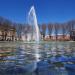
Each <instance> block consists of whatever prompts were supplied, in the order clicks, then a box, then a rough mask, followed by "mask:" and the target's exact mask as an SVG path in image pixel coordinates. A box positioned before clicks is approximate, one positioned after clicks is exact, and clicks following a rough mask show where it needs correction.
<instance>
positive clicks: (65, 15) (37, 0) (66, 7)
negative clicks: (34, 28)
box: [0, 0, 75, 24]
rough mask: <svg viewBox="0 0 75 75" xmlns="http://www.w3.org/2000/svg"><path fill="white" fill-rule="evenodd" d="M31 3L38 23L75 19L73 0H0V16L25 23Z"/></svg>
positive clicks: (74, 2) (74, 3) (74, 1)
mask: <svg viewBox="0 0 75 75" xmlns="http://www.w3.org/2000/svg"><path fill="white" fill-rule="evenodd" d="M33 5H34V7H35V11H36V15H37V20H38V23H39V24H40V23H49V22H52V23H55V22H59V23H63V22H67V21H69V20H72V19H75V0H0V16H2V17H4V18H6V19H9V20H11V21H12V22H17V23H26V22H27V20H26V18H27V15H28V12H29V10H30V8H31V6H33Z"/></svg>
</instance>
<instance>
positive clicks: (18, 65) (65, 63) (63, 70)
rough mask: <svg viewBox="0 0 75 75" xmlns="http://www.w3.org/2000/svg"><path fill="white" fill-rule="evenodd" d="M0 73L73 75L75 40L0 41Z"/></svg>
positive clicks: (11, 74) (4, 74) (9, 74)
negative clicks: (37, 42) (38, 41)
mask: <svg viewBox="0 0 75 75" xmlns="http://www.w3.org/2000/svg"><path fill="white" fill-rule="evenodd" d="M0 75H75V42H41V43H39V44H36V43H23V42H0Z"/></svg>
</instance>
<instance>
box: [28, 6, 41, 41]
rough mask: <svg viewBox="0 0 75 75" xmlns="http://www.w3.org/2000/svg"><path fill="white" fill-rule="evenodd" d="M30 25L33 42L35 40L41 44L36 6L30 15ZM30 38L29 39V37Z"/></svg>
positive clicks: (32, 8)
mask: <svg viewBox="0 0 75 75" xmlns="http://www.w3.org/2000/svg"><path fill="white" fill-rule="evenodd" d="M28 24H29V25H30V26H31V31H30V33H31V39H30V40H31V41H32V40H34V41H35V42H39V40H40V31H39V27H38V23H37V17H36V13H35V9H34V6H32V7H31V9H30V11H29V13H28ZM27 38H29V37H27Z"/></svg>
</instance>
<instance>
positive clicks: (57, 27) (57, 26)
mask: <svg viewBox="0 0 75 75" xmlns="http://www.w3.org/2000/svg"><path fill="white" fill-rule="evenodd" d="M54 29H55V36H56V40H57V39H58V31H59V24H58V23H55V25H54Z"/></svg>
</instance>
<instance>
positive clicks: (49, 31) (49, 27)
mask: <svg viewBox="0 0 75 75" xmlns="http://www.w3.org/2000/svg"><path fill="white" fill-rule="evenodd" d="M52 29H53V24H51V23H49V24H48V33H49V37H50V39H51V34H52Z"/></svg>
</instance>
